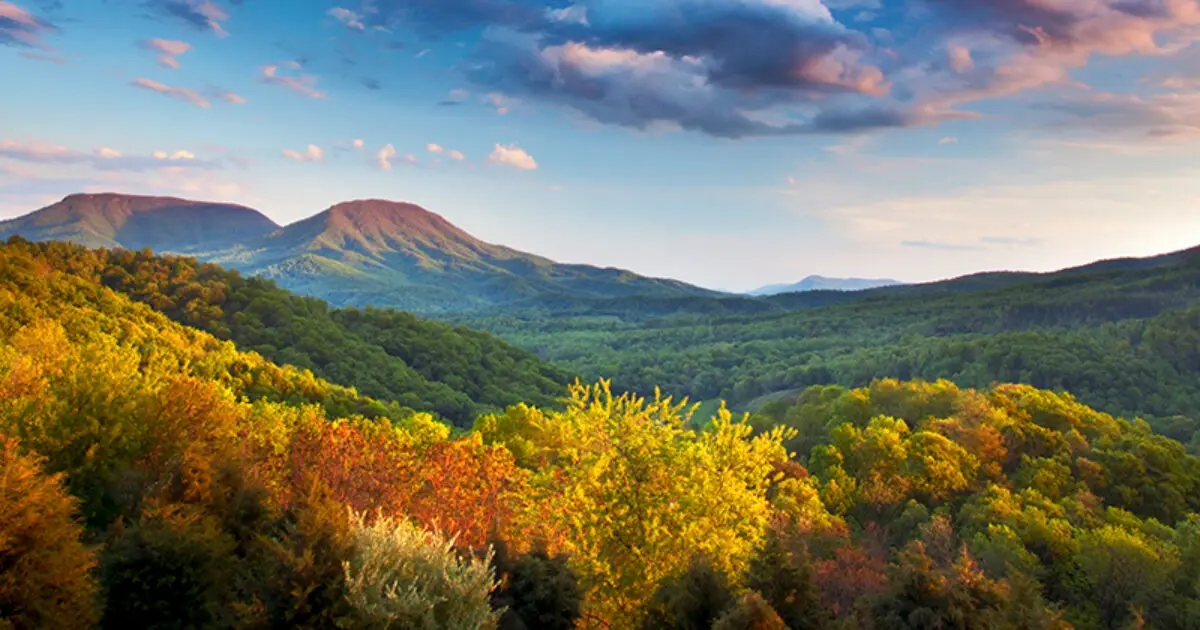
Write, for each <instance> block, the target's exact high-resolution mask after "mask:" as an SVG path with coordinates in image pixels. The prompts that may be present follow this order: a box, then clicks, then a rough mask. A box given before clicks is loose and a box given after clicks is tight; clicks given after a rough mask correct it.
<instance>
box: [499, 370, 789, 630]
mask: <svg viewBox="0 0 1200 630" xmlns="http://www.w3.org/2000/svg"><path fill="white" fill-rule="evenodd" d="M685 406H686V403H683V404H675V403H672V401H671V400H670V399H669V398H666V399H664V398H662V397H660V396H658V395H657V394H656V396H655V399H654V400H653V401H650V402H647V400H646V399H643V398H638V397H633V396H630V395H623V396H619V397H614V396H613V394H612V392H611V390H610V388H609V383H608V382H604V381H602V382H601V383H600V384H599V385H596V386H592V387H585V386H582V385H578V384H576V385H575V386H574V387H572V389H571V395H570V398H569V400H568V403H567V408H566V410H565V411H564V412H562V413H555V414H541V413H538V414H531V415H530V416H529V417H528V418H527V420H528V425H529V426H528V427H525V429H523V430H522V431H520V434H521V436H522V440H523V447H524V449H526V452H527V453H539V456H538V457H536V458H534V459H536V460H538V461H539V462H541V463H543V465H542V466H541V467H540V468H539V470H538V471H537V473H536V475H535V478H534V480H533V486H534V490H533V492H534V493H535V496H536V501H533V502H531V504H532V507H531V508H530V509H527V510H526V512H525V514H524V519H523V520H524V521H525V525H526V526H527V528H528V532H530V534H531V535H532V536H535V537H539V538H541V539H542V540H544V541H548V542H549V544H550V545H551V546H553V547H555V548H557V550H559V551H561V552H565V553H566V554H567V556H568V557H569V558H570V562H571V568H572V569H573V570H574V571H575V572H576V573H577V574H578V575H579V578H580V583H581V586H582V587H583V589H584V591H585V594H586V599H585V604H584V613H585V614H584V625H585V626H589V627H601V628H603V627H609V628H630V627H636V625H637V623H638V621H639V620H640V618H641V616H642V614H643V611H644V606H645V604H646V601H647V600H648V599H649V597H650V596H651V595H652V594H653V593H654V591H655V588H656V587H657V585H658V584H659V583H660V582H661V581H662V580H664V579H666V578H670V577H674V576H677V575H679V574H681V573H682V572H683V571H685V570H686V569H687V567H688V565H689V563H690V562H691V560H692V558H693V557H695V556H696V555H697V554H704V555H706V556H707V557H709V558H711V559H712V560H713V561H714V563H715V564H716V568H717V569H719V570H721V571H724V572H726V573H727V574H729V575H731V576H740V575H741V574H742V573H743V571H744V569H745V567H746V564H747V563H748V561H749V559H750V557H751V556H752V554H753V552H754V549H755V548H756V547H757V545H758V544H759V543H760V541H761V540H762V539H763V536H764V532H765V530H766V528H767V525H768V521H769V518H770V515H771V505H770V502H769V500H768V498H767V490H768V488H769V486H770V485H771V483H772V482H773V481H774V480H775V479H776V477H777V476H778V475H779V473H777V472H776V470H775V468H774V464H776V463H778V462H780V461H783V460H786V459H787V453H786V451H785V450H784V448H783V446H782V443H783V440H784V439H785V438H787V437H789V436H787V435H785V433H784V430H782V429H777V430H774V431H772V432H770V433H766V434H762V435H759V436H755V437H752V436H751V433H752V429H751V427H750V426H749V425H748V424H747V423H746V422H744V421H741V422H736V421H734V420H733V419H732V417H731V415H730V413H729V412H728V411H727V410H725V409H722V410H721V411H720V412H719V414H718V416H717V418H716V419H715V420H714V421H713V423H712V424H711V425H710V427H709V428H708V429H706V430H705V431H704V432H702V433H697V432H695V431H693V430H691V429H689V428H687V422H688V420H689V417H688V416H689V415H690V414H687V413H685V412H684V408H685ZM508 420H509V421H512V420H513V419H512V418H509V419H508ZM548 450H552V451H553V453H552V454H551V453H549V452H547V451H548Z"/></svg>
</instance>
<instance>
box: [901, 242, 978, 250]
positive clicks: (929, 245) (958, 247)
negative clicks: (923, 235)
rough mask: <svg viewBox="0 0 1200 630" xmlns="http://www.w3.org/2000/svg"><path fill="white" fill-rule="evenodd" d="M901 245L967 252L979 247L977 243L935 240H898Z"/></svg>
mask: <svg viewBox="0 0 1200 630" xmlns="http://www.w3.org/2000/svg"><path fill="white" fill-rule="evenodd" d="M900 246H901V247H916V248H919V249H938V250H941V251H944V252H969V251H975V250H978V249H979V246H978V245H970V244H963V243H939V242H935V241H900Z"/></svg>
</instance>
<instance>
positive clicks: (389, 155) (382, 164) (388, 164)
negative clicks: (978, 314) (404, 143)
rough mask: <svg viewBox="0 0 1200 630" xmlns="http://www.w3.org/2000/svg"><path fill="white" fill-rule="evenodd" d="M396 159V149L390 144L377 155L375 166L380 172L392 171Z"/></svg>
mask: <svg viewBox="0 0 1200 630" xmlns="http://www.w3.org/2000/svg"><path fill="white" fill-rule="evenodd" d="M395 157H396V147H393V146H392V145H390V144H388V145H385V146H384V147H383V148H382V149H380V150H379V152H378V153H376V154H375V164H376V165H378V166H379V169H380V170H383V171H390V170H392V159H393V158H395Z"/></svg>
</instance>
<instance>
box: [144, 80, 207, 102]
mask: <svg viewBox="0 0 1200 630" xmlns="http://www.w3.org/2000/svg"><path fill="white" fill-rule="evenodd" d="M133 86H134V87H138V88H141V89H143V90H149V91H151V92H158V93H159V94H162V95H163V96H168V97H170V98H173V99H175V100H179V101H184V102H186V103H191V104H192V105H195V106H196V107H200V108H202V109H208V108H209V107H212V103H211V102H209V100H208V99H206V98H204V97H203V96H201V95H200V93H199V92H196V91H195V90H192V89H189V88H184V87H176V86H171V85H166V84H163V83H159V82H158V81H154V80H152V79H134V81H133Z"/></svg>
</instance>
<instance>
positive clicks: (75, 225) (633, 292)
mask: <svg viewBox="0 0 1200 630" xmlns="http://www.w3.org/2000/svg"><path fill="white" fill-rule="evenodd" d="M14 234H15V235H20V236H22V237H24V238H26V239H29V240H32V241H47V240H61V241H70V242H74V243H78V244H82V245H86V246H88V247H105V248H110V249H111V248H125V249H132V250H138V249H142V248H145V247H150V248H152V249H153V250H155V252H158V253H174V254H186V255H189V256H195V257H197V258H199V259H200V260H202V261H206V262H215V263H218V264H222V265H224V266H227V267H231V268H234V269H238V270H239V271H242V272H243V273H250V274H255V275H261V276H265V277H269V278H271V279H273V280H275V281H276V282H277V283H278V284H279V285H280V286H282V287H284V288H287V289H291V290H293V291H297V292H300V293H307V294H310V295H315V296H318V297H321V298H322V299H325V300H327V301H329V302H330V303H332V304H333V305H335V306H390V307H396V308H402V309H405V310H410V311H414V312H419V313H438V312H462V311H469V310H473V309H477V308H483V307H490V306H496V305H502V304H505V303H510V302H515V301H519V300H525V299H530V298H543V297H553V296H561V297H565V298H588V299H604V298H612V297H631V296H646V297H655V298H669V297H700V296H718V295H723V294H722V293H720V292H717V291H711V290H708V289H703V288H700V287H696V286H692V285H689V284H686V283H684V282H680V281H676V280H669V279H659V278H649V277H645V276H640V275H637V274H635V273H633V272H631V271H627V270H623V269H614V268H601V267H593V266H589V265H573V264H562V263H557V262H555V261H552V260H550V259H548V258H544V257H541V256H537V255H534V254H529V253H526V252H521V251H518V250H515V249H512V248H508V247H504V246H502V245H495V244H491V243H487V242H484V241H482V240H479V239H478V238H476V237H474V236H472V235H471V234H468V233H467V232H466V231H464V230H462V229H461V228H459V227H457V226H455V225H454V224H453V223H451V222H450V221H448V220H446V219H445V218H444V217H442V216H441V215H438V214H435V213H433V212H430V211H428V210H426V209H424V208H422V207H420V206H418V205H415V204H411V203H400V202H393V201H387V200H382V199H362V200H355V201H348V202H344V203H339V204H337V205H334V206H332V207H330V208H328V209H327V210H325V211H323V212H320V213H318V214H316V215H314V216H311V217H309V218H307V219H303V220H300V221H297V222H295V223H292V224H290V225H287V226H279V225H278V224H276V223H274V222H273V221H271V220H270V219H268V218H267V217H266V216H265V215H263V214H262V213H260V212H258V211H257V210H254V209H252V208H247V207H244V206H237V205H232V204H219V203H206V202H198V201H189V200H184V199H177V198H171V197H144V196H136V195H121V194H115V193H104V194H79V195H70V196H68V197H66V198H64V199H63V200H62V201H60V202H58V203H55V204H52V205H50V206H47V207H45V208H42V209H40V210H37V211H35V212H33V213H31V214H28V215H25V216H23V217H18V218H16V219H12V220H9V221H4V222H0V239H6V238H8V237H9V236H11V235H14Z"/></svg>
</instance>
